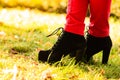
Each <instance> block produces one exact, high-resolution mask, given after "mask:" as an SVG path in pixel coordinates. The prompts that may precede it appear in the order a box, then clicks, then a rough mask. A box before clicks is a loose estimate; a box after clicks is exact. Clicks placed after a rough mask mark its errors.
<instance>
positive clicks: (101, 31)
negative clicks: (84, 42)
mask: <svg viewBox="0 0 120 80" xmlns="http://www.w3.org/2000/svg"><path fill="white" fill-rule="evenodd" d="M110 5H111V0H90V14H91V16H90V28H89V33H90V34H91V35H93V36H96V37H106V36H109V22H108V19H109V15H110Z"/></svg>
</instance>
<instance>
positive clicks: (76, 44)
mask: <svg viewBox="0 0 120 80" xmlns="http://www.w3.org/2000/svg"><path fill="white" fill-rule="evenodd" d="M85 49H86V40H85V38H84V36H81V35H77V34H73V33H70V32H66V31H63V33H62V35H61V36H60V37H59V38H58V40H57V42H56V43H55V44H54V45H53V47H52V48H51V49H50V50H43V51H40V52H39V55H38V60H40V61H42V62H45V61H47V62H48V63H54V62H57V61H60V60H61V58H62V56H63V55H64V56H66V55H68V54H70V53H72V54H74V56H75V59H76V62H79V61H80V60H81V59H82V57H83V54H84V52H85Z"/></svg>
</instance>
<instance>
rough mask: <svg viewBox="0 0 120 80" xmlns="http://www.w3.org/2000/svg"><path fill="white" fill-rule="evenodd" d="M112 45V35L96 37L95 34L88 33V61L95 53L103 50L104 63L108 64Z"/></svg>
mask: <svg viewBox="0 0 120 80" xmlns="http://www.w3.org/2000/svg"><path fill="white" fill-rule="evenodd" d="M111 47H112V41H111V38H110V36H107V37H95V36H92V35H90V34H88V35H87V49H86V52H85V58H86V61H87V62H88V61H89V60H90V58H92V56H93V55H94V54H96V53H98V52H100V51H103V56H102V64H107V63H108V59H109V54H110V50H111Z"/></svg>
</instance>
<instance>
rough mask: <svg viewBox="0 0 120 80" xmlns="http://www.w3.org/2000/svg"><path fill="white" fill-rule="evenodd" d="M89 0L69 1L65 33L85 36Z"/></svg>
mask: <svg viewBox="0 0 120 80" xmlns="http://www.w3.org/2000/svg"><path fill="white" fill-rule="evenodd" d="M88 4H89V0H69V1H68V8H67V16H66V25H65V31H68V32H71V33H75V34H79V35H84V27H85V24H84V20H85V17H86V12H87V8H88Z"/></svg>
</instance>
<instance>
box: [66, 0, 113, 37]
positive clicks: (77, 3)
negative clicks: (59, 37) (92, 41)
mask: <svg viewBox="0 0 120 80" xmlns="http://www.w3.org/2000/svg"><path fill="white" fill-rule="evenodd" d="M88 5H90V25H89V33H90V34H91V35H93V36H96V37H105V36H109V22H108V18H109V15H110V5H111V0H69V1H68V8H67V16H66V25H65V31H68V32H71V33H75V34H79V35H84V27H85V24H84V20H85V17H86V12H87V9H88Z"/></svg>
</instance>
